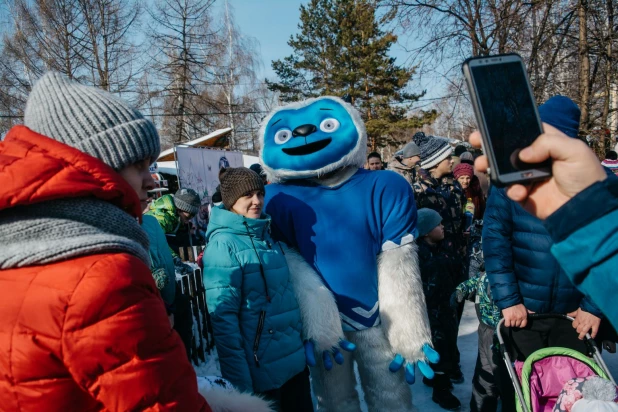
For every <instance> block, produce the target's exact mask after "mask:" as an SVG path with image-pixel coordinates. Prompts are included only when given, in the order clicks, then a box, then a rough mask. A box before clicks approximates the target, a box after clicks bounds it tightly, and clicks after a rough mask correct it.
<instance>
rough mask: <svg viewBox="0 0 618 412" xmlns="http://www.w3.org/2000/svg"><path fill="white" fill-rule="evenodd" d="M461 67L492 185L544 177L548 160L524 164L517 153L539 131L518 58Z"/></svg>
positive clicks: (473, 60)
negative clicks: (479, 132)
mask: <svg viewBox="0 0 618 412" xmlns="http://www.w3.org/2000/svg"><path fill="white" fill-rule="evenodd" d="M462 69H463V72H464V76H465V78H466V83H467V85H468V90H469V92H470V97H471V100H472V105H473V107H474V113H475V115H476V120H477V123H478V126H479V129H480V131H481V135H482V142H483V151H484V152H485V154H486V155H487V157H488V159H489V166H490V176H491V179H492V181H493V182H494V184H496V185H497V186H505V185H510V184H513V183H523V182H528V181H534V180H540V179H547V178H549V177H550V176H551V163H550V162H549V161H545V162H540V163H527V162H523V161H522V160H521V158H520V157H519V152H520V151H521V150H522V149H524V148H525V147H527V146H529V145H530V144H532V142H534V140H535V139H536V138H537V137H538V136H540V135H541V134H542V133H543V128H542V125H541V120H540V117H539V113H538V110H537V106H536V102H535V100H534V96H533V94H532V89H531V87H530V83H529V81H528V77H527V75H526V69H525V66H524V62H523V60H522V59H521V57H520V56H519V55H517V54H506V55H499V56H486V57H474V58H470V59H468V60H466V61H465V62H464V64H463V67H462Z"/></svg>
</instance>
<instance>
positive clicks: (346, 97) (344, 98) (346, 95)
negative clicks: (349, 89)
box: [341, 93, 352, 104]
mask: <svg viewBox="0 0 618 412" xmlns="http://www.w3.org/2000/svg"><path fill="white" fill-rule="evenodd" d="M341 100H343V101H344V102H346V103H350V104H352V97H351V96H350V95H349V94H348V93H346V94H344V95H343V97H342V98H341Z"/></svg>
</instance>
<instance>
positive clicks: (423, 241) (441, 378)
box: [417, 208, 462, 410]
mask: <svg viewBox="0 0 618 412" xmlns="http://www.w3.org/2000/svg"><path fill="white" fill-rule="evenodd" d="M417 227H418V231H419V242H418V245H419V251H418V257H419V263H420V267H421V278H422V280H423V291H424V292H425V300H426V302H427V314H428V316H429V324H430V326H431V335H432V343H433V346H434V348H435V349H436V350H437V351H438V353H439V354H440V362H439V363H438V364H436V365H434V367H433V369H434V371H435V372H436V377H435V379H434V381H433V396H432V400H433V401H434V402H435V403H437V404H438V405H440V406H441V407H442V408H444V409H446V410H458V409H459V408H460V407H461V403H460V402H459V400H458V399H457V398H456V397H455V396H454V395H453V394H452V393H451V382H450V379H449V374H451V373H452V372H453V371H455V370H457V369H458V368H459V365H458V364H457V311H456V310H455V309H454V308H453V307H452V306H451V304H450V297H451V294H452V293H453V292H454V291H455V287H456V286H457V283H456V282H457V279H459V278H460V277H461V271H462V262H461V258H460V257H459V255H458V254H457V253H456V252H455V251H451V250H450V249H448V248H447V247H446V246H445V245H444V244H443V240H444V227H443V226H442V217H441V216H440V214H439V213H438V212H436V211H435V210H432V209H427V208H423V209H420V210H419V211H418V225H417Z"/></svg>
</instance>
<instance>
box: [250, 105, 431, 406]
mask: <svg viewBox="0 0 618 412" xmlns="http://www.w3.org/2000/svg"><path fill="white" fill-rule="evenodd" d="M260 136H261V139H262V142H261V143H262V150H261V152H260V157H261V161H262V164H263V167H264V170H265V171H266V173H267V175H268V178H269V180H270V181H271V182H273V184H271V185H269V186H268V187H267V189H266V212H267V213H268V214H269V215H271V217H272V219H273V222H274V230H275V232H274V235H275V237H279V239H280V240H282V241H283V242H284V243H285V244H287V245H289V247H290V248H289V249H287V250H286V251H285V253H286V257H287V259H288V264H289V266H290V272H291V277H292V282H293V284H294V290H295V293H296V295H297V298H298V302H299V305H300V308H301V317H302V320H303V329H304V338H305V339H307V342H308V344H306V349H307V361H308V363H309V365H310V366H313V367H312V370H311V375H312V380H313V386H314V387H313V389H314V392H315V394H316V396H317V399H318V409H320V410H327V411H337V412H345V411H354V412H357V411H359V410H360V404H359V398H358V394H357V392H356V389H355V386H356V384H357V382H356V378H355V374H354V367H353V362H352V359H353V360H355V361H356V363H357V364H358V371H359V374H360V378H361V384H362V387H363V391H364V393H365V400H366V402H367V406H368V408H369V410H370V411H389V412H393V411H408V410H410V409H411V408H412V395H411V391H410V388H409V387H408V385H407V384H406V382H407V383H409V384H412V383H414V380H415V368H414V365H415V363H417V364H418V367H419V370H420V371H421V373H423V375H425V376H427V377H428V378H432V377H433V371H432V370H431V368H430V367H429V365H428V364H427V363H426V362H427V361H429V362H434V363H435V362H437V361H438V355H437V353H436V352H435V351H434V350H433V349H432V348H431V346H430V342H431V331H430V329H429V322H428V319H427V313H426V307H425V298H424V296H423V287H422V282H421V277H420V271H419V267H418V257H417V252H416V250H417V248H416V244H415V242H414V238H415V236H416V235H417V230H416V207H415V204H414V195H413V193H412V190H411V188H410V185H409V184H408V183H407V182H406V180H405V179H403V178H402V177H401V176H399V175H397V174H396V173H394V172H390V171H379V172H372V171H367V170H364V169H362V168H361V166H362V165H363V163H364V161H365V153H366V151H367V133H366V131H365V127H364V124H363V122H362V120H361V118H360V115H359V113H358V112H357V111H356V109H354V108H353V107H352V106H351V105H349V104H348V103H346V102H344V101H343V100H341V99H339V98H336V97H320V98H317V99H310V100H306V101H303V102H300V103H295V104H291V105H288V106H285V107H281V108H278V109H276V110H275V111H274V112H273V113H271V114H270V115H269V116H268V117H267V118H266V119H265V120H264V123H263V124H262V127H261V130H260ZM316 272H317V275H316ZM349 342H351V343H352V344H353V345H352V344H350V343H349ZM354 345H355V346H356V350H355V351H354V352H353V353H350V354H348V353H346V354H345V357H346V358H347V359H346V360H347V362H343V358H344V357H343V354H342V353H340V352H339V351H337V350H336V349H333V348H335V347H337V346H341V347H343V348H344V349H350V347H351V346H354ZM314 351H317V353H323V357H322V358H323V367H316V366H315V363H316V362H315V352H314ZM329 353H334V354H335V355H336V356H335V361H336V362H337V363H339V364H342V366H335V367H334V368H332V361H331V359H330V355H329Z"/></svg>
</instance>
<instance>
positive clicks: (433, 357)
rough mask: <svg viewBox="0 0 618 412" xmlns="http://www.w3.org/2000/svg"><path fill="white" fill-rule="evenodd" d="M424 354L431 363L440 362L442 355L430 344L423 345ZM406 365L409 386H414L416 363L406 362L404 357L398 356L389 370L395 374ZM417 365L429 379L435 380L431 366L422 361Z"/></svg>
mask: <svg viewBox="0 0 618 412" xmlns="http://www.w3.org/2000/svg"><path fill="white" fill-rule="evenodd" d="M423 352H424V353H425V356H426V357H427V360H428V361H429V362H430V363H438V362H439V361H440V355H438V352H436V351H435V350H434V349H433V348H432V347H431V346H429V345H428V344H425V345H423ZM404 363H405V364H406V366H405V368H406V382H408V384H409V385H412V384H413V383H414V382H415V381H416V373H415V370H414V362H412V363H410V362H406V360H405V359H404V358H403V356H401V355H400V354H396V355H395V359H393V361H392V362H391V364H390V366H389V367H388V370H390V371H391V372H393V373H395V372H397V371H398V370H399V369H401V367H402V366H403V364H404ZM417 364H418V369H419V370H420V371H421V373H422V374H423V375H424V376H425V377H426V378H427V379H433V377H434V375H435V374H434V372H433V369H431V366H429V365H428V364H427V363H426V362H425V361H422V360H419V361H418V362H417Z"/></svg>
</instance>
